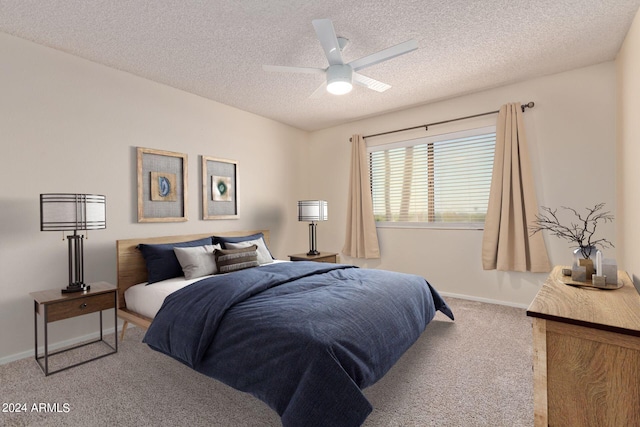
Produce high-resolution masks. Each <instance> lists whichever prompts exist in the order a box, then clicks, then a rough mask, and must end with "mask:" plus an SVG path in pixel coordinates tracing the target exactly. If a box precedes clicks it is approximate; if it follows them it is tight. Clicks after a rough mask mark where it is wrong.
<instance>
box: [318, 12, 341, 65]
mask: <svg viewBox="0 0 640 427" xmlns="http://www.w3.org/2000/svg"><path fill="white" fill-rule="evenodd" d="M312 23H313V28H315V29H316V34H317V35H318V39H319V40H320V44H321V45H322V48H323V49H324V53H325V55H327V60H328V61H329V65H342V64H344V61H343V60H342V52H341V51H340V44H339V43H338V37H336V31H335V30H334V28H333V23H332V22H331V20H330V19H314V20H313V21H312Z"/></svg>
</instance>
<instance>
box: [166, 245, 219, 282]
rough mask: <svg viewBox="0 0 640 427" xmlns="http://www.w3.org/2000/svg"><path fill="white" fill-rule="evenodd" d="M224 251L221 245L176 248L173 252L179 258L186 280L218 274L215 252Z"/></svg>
mask: <svg viewBox="0 0 640 427" xmlns="http://www.w3.org/2000/svg"><path fill="white" fill-rule="evenodd" d="M216 249H222V247H221V246H220V245H204V246H194V247H185V248H181V247H174V248H173V252H174V253H175V254H176V258H178V262H179V263H180V267H182V272H183V273H184V277H185V279H187V280H189V279H195V278H196V277H202V276H208V275H210V274H216V273H217V272H218V268H217V267H216V259H215V257H214V256H213V251H214V250H216Z"/></svg>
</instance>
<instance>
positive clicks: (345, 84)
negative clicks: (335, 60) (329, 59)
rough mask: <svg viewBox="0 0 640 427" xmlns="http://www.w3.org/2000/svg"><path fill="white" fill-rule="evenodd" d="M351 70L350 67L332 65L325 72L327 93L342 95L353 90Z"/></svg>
mask: <svg viewBox="0 0 640 427" xmlns="http://www.w3.org/2000/svg"><path fill="white" fill-rule="evenodd" d="M352 80H353V69H352V68H351V66H350V65H341V64H338V65H332V66H330V67H329V69H328V70H327V92H329V93H331V94H333V95H344V94H346V93H349V92H351V89H352V88H353V85H352V83H351V82H352Z"/></svg>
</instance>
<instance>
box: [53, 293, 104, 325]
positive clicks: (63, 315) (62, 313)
mask: <svg viewBox="0 0 640 427" xmlns="http://www.w3.org/2000/svg"><path fill="white" fill-rule="evenodd" d="M109 308H115V297H114V292H108V293H105V294H98V295H93V296H88V297H83V298H74V299H70V300H68V301H62V302H58V303H54V304H49V306H48V307H47V319H45V321H46V322H55V321H56V320H62V319H68V318H70V317H75V316H81V315H83V314H88V313H95V312H96V311H101V310H107V309H109Z"/></svg>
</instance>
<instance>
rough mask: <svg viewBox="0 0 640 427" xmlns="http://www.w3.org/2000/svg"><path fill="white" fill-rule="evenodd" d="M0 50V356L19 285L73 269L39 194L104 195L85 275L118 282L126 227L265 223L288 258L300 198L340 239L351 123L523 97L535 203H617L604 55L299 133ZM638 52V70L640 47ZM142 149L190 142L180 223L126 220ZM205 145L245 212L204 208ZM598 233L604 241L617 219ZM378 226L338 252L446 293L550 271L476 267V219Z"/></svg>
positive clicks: (17, 336) (34, 50) (26, 288)
mask: <svg viewBox="0 0 640 427" xmlns="http://www.w3.org/2000/svg"><path fill="white" fill-rule="evenodd" d="M636 21H637V19H636ZM637 27H638V25H637V24H636V25H635V27H634V28H635V31H636V34H637ZM637 39H638V38H637V36H635V42H634V43H635V45H637V43H638V41H637ZM628 43H629V41H628ZM635 49H636V51H637V48H635ZM0 58H1V59H0V63H1V64H2V73H3V74H2V79H0V93H2V96H0V129H2V135H1V139H0V141H1V144H2V162H3V167H2V169H1V172H0V177H1V178H2V182H3V183H4V185H3V186H2V187H1V188H0V212H1V217H2V220H1V221H0V271H2V276H1V278H0V324H1V325H2V326H1V327H0V343H1V346H0V363H1V362H2V361H7V360H10V359H12V358H14V357H19V356H28V355H30V354H31V351H32V346H33V326H32V322H33V320H32V319H33V317H32V301H31V300H30V298H29V296H28V293H29V292H33V291H37V290H41V289H49V288H56V287H63V286H64V285H65V282H66V279H67V270H66V268H67V254H66V243H65V242H63V241H62V240H61V235H60V234H58V233H42V232H40V231H39V226H38V221H39V213H38V195H39V193H44V192H79V193H84V192H86V193H100V194H106V195H107V200H108V207H107V220H108V224H107V229H106V230H101V231H95V232H92V233H91V235H90V236H89V240H88V241H87V242H86V243H85V255H86V279H87V280H88V281H92V280H107V281H111V282H115V248H114V245H115V244H114V242H115V240H117V239H120V238H129V237H136V236H141V237H142V236H153V235H167V234H187V233H199V232H205V231H209V230H211V231H214V230H231V229H251V228H269V229H271V230H272V233H273V234H272V250H273V251H274V254H275V255H276V256H277V257H279V258H286V255H287V254H289V253H293V252H300V251H302V250H304V249H305V248H306V246H307V225H306V223H299V222H298V221H297V219H296V216H295V215H296V212H295V203H296V201H297V200H298V199H300V198H316V197H317V198H323V199H326V200H328V201H329V210H330V220H329V221H327V222H325V223H321V224H319V225H318V240H319V243H318V245H319V248H320V249H322V250H330V251H335V252H339V251H340V249H341V248H342V242H343V240H344V230H345V211H346V198H347V188H346V183H347V182H348V168H349V153H350V150H349V143H348V139H349V136H350V135H351V134H352V133H362V134H371V133H376V132H382V131H387V130H390V129H397V128H401V127H406V126H413V125H416V124H421V123H426V122H433V121H438V120H444V119H449V118H453V117H459V116H465V115H469V114H475V113H478V112H484V111H491V110H495V109H497V108H498V107H499V106H500V105H501V104H503V103H505V102H510V101H522V102H525V101H530V100H531V101H534V102H536V107H535V108H534V109H533V110H528V111H527V113H526V115H525V122H526V126H527V133H528V138H529V146H530V150H531V152H530V154H531V158H532V161H533V166H534V170H535V178H536V181H537V182H538V183H539V184H538V188H537V191H538V199H539V202H540V204H543V205H546V206H560V205H568V206H574V207H577V208H580V207H586V206H589V205H592V204H594V203H596V202H600V201H603V202H606V203H607V206H608V207H610V208H611V209H612V210H613V211H614V214H615V213H616V212H615V202H616V198H615V169H616V168H615V151H614V150H615V145H614V142H613V141H614V140H615V108H616V105H615V93H616V84H615V65H614V63H613V62H609V63H604V64H600V65H596V66H593V67H588V68H584V69H579V70H575V71H571V72H568V73H563V74H559V75H554V76H548V77H544V78H540V79H535V80H531V81H527V82H523V83H518V84H514V85H509V86H505V87H502V88H497V89H492V90H488V91H485V92H481V93H477V94H473V95H468V96H464V97H460V98H456V99H452V100H448V101H443V102H439V103H434V104H430V105H426V106H421V107H416V108H411V109H407V110H404V111H400V112H395V113H390V114H386V115H383V116H380V117H375V118H370V119H366V120H361V121H358V122H354V123H350V124H346V125H343V126H338V127H334V128H330V129H325V130H322V131H317V132H313V133H311V134H308V133H306V132H302V131H299V130H296V129H293V128H291V127H288V126H285V125H282V124H279V123H276V122H273V121H271V120H268V119H265V118H261V117H258V116H255V115H252V114H250V113H246V112H243V111H240V110H237V109H234V108H231V107H228V106H224V105H221V104H219V103H216V102H212V101H209V100H206V99H203V98H200V97H197V96H194V95H191V94H188V93H185V92H181V91H179V90H176V89H173V88H170V87H167V86H163V85H160V84H156V83H153V82H150V81H147V80H144V79H141V78H138V77H135V76H132V75H130V74H127V73H123V72H120V71H117V70H113V69H110V68H107V67H103V66H100V65H97V64H94V63H91V62H88V61H84V60H81V59H78V58H76V57H73V56H70V55H67V54H64V53H61V52H58V51H55V50H51V49H48V48H44V47H42V46H38V45H35V44H32V43H30V42H26V41H24V40H21V39H17V38H14V37H11V36H7V35H2V34H0ZM618 62H619V64H620V63H621V61H618ZM635 62H636V67H637V57H636V59H635ZM619 68H620V67H619ZM636 86H637V80H636ZM636 90H637V89H636ZM628 101H629V102H630V101H631V100H630V99H629V100H628ZM636 102H637V101H636ZM636 111H637V110H636ZM636 115H637V114H636ZM488 121H489V122H490V121H491V119H487V118H485V119H478V120H476V121H475V122H473V123H474V124H476V125H478V126H480V125H484V124H486V123H487V122H488ZM471 123H472V122H466V123H464V124H465V125H466V124H471ZM458 126H460V124H458V125H454V126H450V127H438V128H436V127H434V128H433V129H432V130H431V132H438V133H439V132H445V131H450V130H453V129H454V128H456V127H458ZM636 130H637V129H636ZM418 133H421V132H418ZM416 134H417V133H407V134H397V135H396V136H394V137H393V138H398V137H400V138H407V137H411V136H413V135H416ZM388 140H389V138H387V139H378V140H375V142H383V141H388ZM372 141H374V140H372ZM137 146H142V147H149V148H156V149H164V150H170V151H177V152H182V153H187V154H188V155H189V161H188V165H189V179H188V185H189V188H190V190H191V191H189V196H190V197H189V202H188V209H189V218H190V219H189V221H188V222H184V223H176V224H138V223H137V222H136V217H135V215H136V187H135V185H136V184H135V147H137ZM623 146H624V144H623ZM632 148H633V147H630V146H629V147H626V148H624V149H626V150H629V151H630V150H631V149H632ZM200 154H204V155H211V156H216V157H221V158H229V159H234V160H237V161H239V172H240V179H241V182H240V200H241V202H240V219H238V220H228V221H202V220H200V219H199V218H200V202H199V192H200V176H199V173H200V171H199V166H198V165H199V159H198V155H200ZM631 182H637V180H634V181H631ZM621 187H624V186H621ZM628 192H629V193H632V191H631V188H628ZM603 231H604V235H605V236H606V237H609V238H611V239H613V236H614V234H615V226H614V225H610V226H607V227H604V228H603ZM379 236H380V241H381V246H382V252H383V258H382V259H381V260H377V261H367V262H362V261H360V260H352V259H348V258H343V261H345V262H354V263H356V264H359V265H363V266H367V267H375V268H385V269H389V270H397V271H404V272H410V273H416V274H421V275H423V276H425V277H426V278H428V279H429V281H430V282H431V283H432V284H433V285H434V286H436V287H437V288H438V289H440V290H441V291H443V292H444V293H447V294H456V295H466V296H470V297H473V298H477V299H487V300H493V301H502V302H505V303H510V304H516V305H526V304H528V303H529V302H530V301H531V299H532V298H533V296H534V295H535V293H536V292H537V290H538V289H539V286H540V283H541V282H542V280H543V278H544V275H533V274H517V273H497V272H484V271H482V269H481V263H480V256H479V253H480V242H481V232H480V231H472V230H471V231H460V230H458V231H455V230H396V229H384V230H380V232H379ZM547 242H548V247H549V251H550V255H551V259H552V262H554V263H568V262H569V260H570V257H569V253H570V249H569V248H568V246H567V245H566V244H565V243H564V242H560V241H557V240H554V239H551V238H549V237H547ZM608 255H610V256H615V251H614V252H613V253H610V254H608ZM107 319H108V320H109V319H110V317H108V318H107ZM108 320H107V327H112V326H113V325H112V324H110V323H109V322H108ZM96 322H97V320H96ZM95 330H96V328H95V326H94V325H92V324H90V322H89V323H87V322H82V321H79V320H78V319H70V320H65V321H62V322H58V323H56V324H53V326H52V328H51V329H50V332H51V334H52V338H51V339H52V341H53V342H56V341H63V340H70V339H74V338H77V337H80V336H83V335H85V334H89V333H93V332H95Z"/></svg>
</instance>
